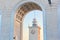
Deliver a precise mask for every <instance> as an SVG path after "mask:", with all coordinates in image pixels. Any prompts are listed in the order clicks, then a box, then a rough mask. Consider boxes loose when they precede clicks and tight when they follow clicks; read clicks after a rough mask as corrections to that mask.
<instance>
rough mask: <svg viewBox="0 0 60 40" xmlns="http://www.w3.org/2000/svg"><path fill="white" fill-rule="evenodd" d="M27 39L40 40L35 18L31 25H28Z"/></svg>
mask: <svg viewBox="0 0 60 40" xmlns="http://www.w3.org/2000/svg"><path fill="white" fill-rule="evenodd" d="M29 40H40V27H39V26H38V25H37V21H36V19H35V18H34V19H33V24H32V26H31V27H29Z"/></svg>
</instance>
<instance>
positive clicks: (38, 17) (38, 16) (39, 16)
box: [23, 10, 43, 40]
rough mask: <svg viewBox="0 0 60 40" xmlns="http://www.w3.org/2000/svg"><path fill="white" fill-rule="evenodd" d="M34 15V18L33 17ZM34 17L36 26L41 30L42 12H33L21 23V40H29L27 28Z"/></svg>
mask: <svg viewBox="0 0 60 40" xmlns="http://www.w3.org/2000/svg"><path fill="white" fill-rule="evenodd" d="M34 15H35V16H34ZM34 17H35V18H36V20H37V24H38V25H39V26H40V27H41V28H43V12H42V11H39V10H34V11H31V12H29V13H27V15H26V16H25V18H24V22H23V40H29V38H28V35H29V31H28V30H29V28H28V26H32V21H33V19H34Z"/></svg>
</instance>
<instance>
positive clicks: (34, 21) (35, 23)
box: [32, 13, 37, 27]
mask: <svg viewBox="0 0 60 40" xmlns="http://www.w3.org/2000/svg"><path fill="white" fill-rule="evenodd" d="M32 23H33V27H34V26H37V21H36V14H35V13H34V18H33V22H32Z"/></svg>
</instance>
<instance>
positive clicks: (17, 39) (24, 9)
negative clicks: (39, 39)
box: [13, 2, 42, 40]
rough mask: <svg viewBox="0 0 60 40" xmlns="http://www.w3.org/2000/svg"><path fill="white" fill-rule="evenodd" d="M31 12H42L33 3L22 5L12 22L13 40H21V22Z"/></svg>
mask: <svg viewBox="0 0 60 40" xmlns="http://www.w3.org/2000/svg"><path fill="white" fill-rule="evenodd" d="M33 10H40V11H42V8H41V7H40V6H39V5H37V4H36V3H33V2H27V3H24V4H22V5H21V6H20V7H19V8H18V10H17V11H16V14H15V20H14V23H15V25H14V37H13V39H14V40H23V21H24V17H25V15H26V14H27V13H28V12H30V11H33Z"/></svg>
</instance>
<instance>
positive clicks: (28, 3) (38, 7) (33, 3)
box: [11, 2, 45, 39]
mask: <svg viewBox="0 0 60 40" xmlns="http://www.w3.org/2000/svg"><path fill="white" fill-rule="evenodd" d="M31 3H32V5H34V6H36V7H37V8H36V7H34V6H33V7H34V9H33V7H32V9H30V10H29V11H32V10H41V11H43V9H42V8H41V7H40V5H38V4H37V3H35V2H25V4H27V5H29V6H31ZM25 4H24V3H23V5H22V4H21V5H20V6H18V8H17V9H16V10H14V11H13V12H12V13H14V14H13V15H12V16H13V18H12V19H13V21H11V22H12V23H13V25H12V26H14V15H15V14H17V12H18V11H17V10H19V9H20V8H22V7H23V6H24V5H25ZM25 6H26V5H25ZM29 6H28V7H29ZM21 10H22V9H21ZM29 11H28V10H27V11H26V12H24V13H27V12H29ZM15 12H16V13H15ZM44 16H45V14H44ZM21 22H22V21H21ZM21 22H20V23H21ZM21 24H22V23H21ZM13 28H14V27H13ZM12 33H13V32H12ZM12 39H13V38H12Z"/></svg>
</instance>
